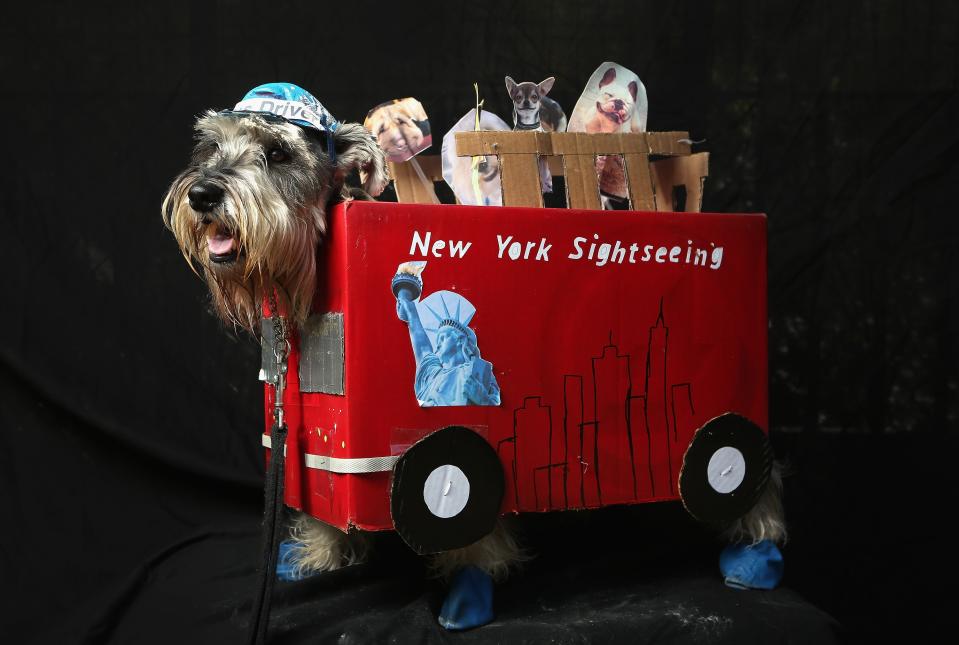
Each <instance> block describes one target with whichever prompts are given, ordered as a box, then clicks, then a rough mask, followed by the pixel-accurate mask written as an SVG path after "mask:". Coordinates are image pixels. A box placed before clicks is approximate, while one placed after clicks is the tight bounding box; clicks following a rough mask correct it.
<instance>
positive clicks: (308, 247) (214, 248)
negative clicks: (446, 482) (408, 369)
mask: <svg viewBox="0 0 959 645" xmlns="http://www.w3.org/2000/svg"><path fill="white" fill-rule="evenodd" d="M195 130H196V139H197V143H196V147H195V149H194V151H193V156H192V160H191V162H190V165H189V166H188V167H187V169H186V170H185V171H184V172H183V173H181V174H180V175H179V176H178V177H177V178H176V179H174V181H173V184H172V185H171V186H170V189H169V191H168V192H167V194H166V196H165V198H164V200H163V207H162V208H163V218H164V222H165V224H166V226H167V227H168V228H169V229H170V230H171V231H172V232H173V234H174V236H175V237H176V240H177V243H178V244H179V247H180V250H181V252H182V253H183V256H184V257H185V258H186V260H187V262H188V263H189V264H190V266H191V267H192V268H193V269H194V271H196V272H197V273H198V274H199V273H200V271H201V270H202V276H203V277H204V278H205V279H206V282H207V284H208V286H209V289H210V293H211V296H212V301H213V305H214V308H215V310H216V312H217V313H218V314H219V316H220V317H221V318H222V319H223V320H224V321H226V322H228V323H232V324H233V325H234V326H235V327H241V328H243V329H246V330H248V331H250V332H253V333H256V330H257V329H258V327H259V321H260V317H261V309H260V307H261V303H263V301H264V298H265V297H269V296H270V295H272V294H275V295H276V297H277V299H278V305H279V307H280V310H282V311H284V312H285V313H286V314H287V319H288V321H289V322H290V323H291V324H294V325H302V324H303V323H304V322H305V320H306V318H307V316H308V315H309V311H310V304H311V301H312V299H313V295H314V292H315V288H316V281H317V275H316V272H317V267H316V251H317V246H318V244H319V243H320V241H321V238H322V236H323V233H324V232H325V229H326V212H327V208H328V206H329V205H330V204H332V203H335V202H338V201H341V200H344V199H348V198H350V197H353V196H358V194H357V191H356V189H351V188H348V187H347V185H346V179H347V177H348V176H349V175H351V174H352V173H353V172H354V171H358V172H359V175H360V179H361V181H362V183H363V187H364V189H365V191H366V192H367V193H369V194H371V195H373V196H375V195H378V194H379V193H380V192H381V191H382V190H383V189H384V188H385V187H386V184H387V182H388V181H389V177H388V175H387V170H386V157H385V155H384V153H383V151H382V150H381V149H380V147H379V146H378V145H377V142H376V139H375V138H374V136H373V135H372V134H370V132H369V131H367V130H366V129H365V128H364V127H363V126H362V125H359V124H355V123H338V122H336V121H335V119H333V117H332V116H331V115H330V114H329V112H327V111H326V109H325V108H324V107H323V106H322V105H321V104H320V103H319V102H318V101H317V100H316V99H315V98H314V97H313V96H312V95H310V94H309V93H308V92H306V91H304V90H303V89H302V88H299V87H297V86H295V85H292V84H287V83H272V84H267V85H263V86H260V87H257V88H255V89H253V90H251V91H250V92H249V93H248V94H247V95H246V97H244V100H243V101H241V102H240V103H239V104H237V106H236V107H235V108H234V109H233V110H224V111H221V112H213V111H208V112H206V113H205V114H202V115H200V117H199V118H198V119H197V121H196V126H195ZM292 537H293V544H292V548H291V549H289V553H290V555H291V560H292V565H293V571H294V576H295V577H301V576H305V575H309V574H311V573H315V572H319V571H328V570H332V569H337V568H339V567H341V566H345V565H348V564H352V563H354V562H359V561H362V560H363V558H364V556H365V553H366V541H365V539H364V537H363V535H362V534H350V535H347V534H345V533H343V532H342V531H340V530H339V529H337V528H335V527H332V526H329V525H327V524H325V523H323V522H320V521H318V520H316V519H314V518H312V517H310V516H308V515H306V514H302V513H300V514H297V516H296V517H295V519H294V521H293V526H292ZM520 557H521V556H520V552H519V549H518V547H517V545H516V543H515V541H514V540H513V538H512V537H511V535H510V534H509V532H508V531H507V530H506V529H505V528H504V527H502V526H500V527H498V528H497V529H496V530H495V531H494V532H493V533H492V534H490V535H489V536H487V537H485V538H483V539H481V540H480V541H479V542H477V543H476V544H474V545H471V546H469V547H466V548H463V549H458V550H455V551H450V552H446V553H443V554H439V555H438V556H435V560H434V562H433V567H434V569H435V571H436V573H437V574H438V575H440V576H441V577H443V578H446V579H450V578H451V577H452V576H453V575H454V574H456V575H459V574H460V573H462V572H464V571H466V572H471V571H472V572H476V571H481V572H482V573H483V575H484V576H485V578H486V579H497V578H502V577H503V576H505V574H506V572H507V570H508V568H509V567H510V565H511V564H513V563H515V562H516V561H518V560H519V559H520ZM455 584H456V583H455V580H454V586H455ZM487 609H489V608H487ZM489 611H491V609H489ZM490 619H491V614H490V613H489V612H487V613H486V615H485V618H482V617H481V618H480V622H476V623H475V624H482V622H488V620H490ZM441 622H443V616H442V615H441ZM456 622H458V621H452V623H456ZM452 623H451V624H448V625H447V624H445V623H444V626H447V627H451V628H456V627H460V628H462V627H468V626H473V625H469V624H463V623H462V622H458V624H452Z"/></svg>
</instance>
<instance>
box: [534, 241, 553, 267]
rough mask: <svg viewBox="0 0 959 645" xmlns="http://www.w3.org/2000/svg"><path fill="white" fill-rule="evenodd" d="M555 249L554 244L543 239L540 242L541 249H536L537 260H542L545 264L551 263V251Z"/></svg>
mask: <svg viewBox="0 0 959 645" xmlns="http://www.w3.org/2000/svg"><path fill="white" fill-rule="evenodd" d="M551 248H553V245H552V244H547V243H546V238H545V237H544V238H542V239H540V241H539V248H538V249H536V259H537V260H542V261H543V262H549V250H550V249H551Z"/></svg>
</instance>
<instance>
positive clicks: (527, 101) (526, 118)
mask: <svg viewBox="0 0 959 645" xmlns="http://www.w3.org/2000/svg"><path fill="white" fill-rule="evenodd" d="M555 82H556V79H555V78H554V77H552V76H550V77H549V78H547V79H546V80H545V81H543V82H541V83H533V82H530V81H524V82H522V83H517V82H516V81H514V80H513V79H512V78H510V77H509V76H507V77H506V92H507V93H508V94H509V97H510V99H511V100H512V101H513V125H514V126H515V129H516V130H532V129H535V128H538V127H539V126H540V118H539V110H540V104H541V103H542V100H543V97H545V96H546V95H547V94H548V93H549V91H550V90H551V89H553V83H555Z"/></svg>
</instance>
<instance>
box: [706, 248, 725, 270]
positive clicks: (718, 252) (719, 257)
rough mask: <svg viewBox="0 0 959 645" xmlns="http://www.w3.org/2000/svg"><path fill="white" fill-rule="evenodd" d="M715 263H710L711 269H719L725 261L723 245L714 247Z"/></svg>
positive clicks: (713, 258)
mask: <svg viewBox="0 0 959 645" xmlns="http://www.w3.org/2000/svg"><path fill="white" fill-rule="evenodd" d="M712 260H713V263H712V264H710V265H709V268H710V269H718V268H719V267H720V266H722V263H723V247H721V246H717V247H716V248H715V249H713V257H712Z"/></svg>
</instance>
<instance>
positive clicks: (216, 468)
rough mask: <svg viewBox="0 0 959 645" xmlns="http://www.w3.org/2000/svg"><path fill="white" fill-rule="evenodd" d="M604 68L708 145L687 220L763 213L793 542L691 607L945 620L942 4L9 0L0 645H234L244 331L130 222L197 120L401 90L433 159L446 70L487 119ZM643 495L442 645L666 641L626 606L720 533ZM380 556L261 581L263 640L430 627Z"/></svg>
mask: <svg viewBox="0 0 959 645" xmlns="http://www.w3.org/2000/svg"><path fill="white" fill-rule="evenodd" d="M605 60H611V61H616V62H618V63H620V64H622V65H624V66H626V67H629V68H631V69H633V70H634V71H635V72H637V73H638V74H639V76H640V77H641V78H642V80H643V81H644V83H645V84H646V87H647V91H648V95H649V101H650V110H649V123H648V127H649V129H650V130H672V129H682V130H688V131H689V132H690V133H691V135H692V137H693V138H694V139H706V143H705V144H704V145H702V146H700V149H705V150H709V151H710V153H711V175H710V177H709V179H708V180H707V183H706V197H705V210H709V211H720V212H743V211H761V212H765V213H768V215H769V285H770V292H769V315H770V347H769V349H770V378H771V381H770V409H771V437H772V441H773V444H774V447H775V448H776V451H777V454H778V456H779V457H781V458H783V459H784V460H786V462H787V463H788V465H789V470H790V473H791V476H790V477H788V478H787V481H786V503H787V511H788V513H789V516H788V517H789V522H790V528H791V540H790V542H789V544H788V545H787V547H786V549H785V555H786V567H787V568H786V578H785V581H784V585H785V589H784V590H783V591H782V592H776V594H778V595H776V594H773V595H770V596H766V597H765V598H771V599H772V600H768V601H767V600H758V601H757V600H756V598H763V597H764V596H762V595H761V594H760V595H759V596H757V595H748V594H745V595H739V596H736V597H735V599H734V601H733V602H732V603H731V604H730V601H729V600H728V596H723V598H726V600H724V601H721V602H725V603H727V605H728V606H727V607H726V609H727V610H728V611H727V615H731V614H729V612H733V611H735V609H734V608H731V607H733V606H736V607H739V606H740V605H744V606H747V607H748V606H750V605H749V603H754V604H755V603H757V602H759V603H762V602H765V603H767V604H777V605H778V607H779V609H780V610H781V612H782V616H784V617H783V618H782V621H783V622H781V623H779V624H778V625H777V626H775V627H776V629H778V630H779V631H775V630H774V632H769V633H767V632H763V631H762V629H771V627H770V626H769V625H766V626H765V627H761V626H760V627H755V626H754V627H752V628H750V627H749V626H748V624H747V627H746V628H744V629H747V631H746V632H745V633H753V634H756V635H757V639H758V640H763V639H764V638H765V639H766V640H773V639H775V640H777V641H779V642H787V641H788V640H789V639H790V638H792V639H793V640H795V641H801V640H802V639H803V636H804V634H806V635H809V638H810V639H812V638H813V636H812V635H811V634H812V631H809V632H805V631H803V630H804V627H803V626H804V625H805V626H806V627H807V628H809V629H812V630H813V631H814V629H813V628H812V627H810V625H814V624H818V623H824V624H828V622H829V621H828V618H826V617H825V616H823V615H819V614H816V613H815V610H812V609H811V608H810V607H808V606H807V605H805V604H803V602H802V600H801V599H802V598H804V599H805V600H806V601H808V602H809V603H811V604H812V605H815V606H818V607H819V608H821V609H822V610H824V611H825V612H828V613H829V614H831V615H832V616H833V617H834V618H835V619H836V620H837V621H838V623H839V624H840V625H841V628H839V629H841V633H842V634H843V635H844V636H845V638H847V639H849V640H853V641H866V640H876V639H880V638H884V637H885V638H888V637H894V636H900V637H905V638H907V640H912V641H922V640H923V639H924V638H928V637H931V636H932V635H933V634H941V633H948V632H946V631H945V630H946V629H947V628H949V629H950V631H955V629H954V628H952V627H951V626H950V621H949V619H950V617H951V615H950V613H949V612H948V609H949V608H950V607H949V605H948V604H947V598H948V597H949V595H950V589H954V587H955V585H954V581H953V579H952V575H953V573H954V571H955V566H954V565H955V553H954V552H955V549H954V546H953V535H954V532H953V530H952V529H951V528H950V527H949V524H950V523H951V521H952V520H953V515H954V513H955V509H956V501H957V500H956V485H955V483H954V481H953V480H954V474H953V473H954V470H953V469H954V455H955V449H956V444H957V441H956V434H957V428H956V420H957V414H959V397H957V386H959V375H957V368H956V364H957V358H959V350H957V344H956V342H955V337H954V333H955V331H956V330H957V315H959V311H957V301H956V297H955V296H956V293H957V288H959V263H957V259H956V257H955V255H956V253H957V251H959V237H957V227H959V224H957V218H956V209H955V205H954V193H955V186H956V185H957V180H959V162H957V158H959V102H957V95H956V82H957V63H959V6H956V5H955V4H954V3H944V2H942V3H940V2H933V3H915V2H908V1H900V2H895V1H886V2H871V3H838V2H825V1H823V2H791V1H788V0H779V1H775V2H758V1H757V2H722V3H716V4H715V5H709V4H706V3H698V2H691V1H679V2H677V1H670V2H666V1H664V0H660V1H643V2H635V1H629V2H610V3H585V2H584V3H580V2H569V3H560V4H556V5H549V4H548V3H513V2H497V1H487V2H484V3H479V2H471V3H462V4H460V3H454V2H445V3H444V2H438V3H413V4H406V5H399V4H390V5H383V6H377V5H372V4H361V3H345V4H343V5H338V6H333V5H330V4H326V3H317V2H292V3H275V4H270V3H263V2H249V1H226V0H223V1H220V2H209V3H206V2H197V3H189V2H186V1H182V2H163V3H156V4H152V5H146V4H144V5H143V6H135V5H132V4H130V3H125V2H113V3H97V4H96V5H88V4H86V3H66V2H63V3H54V2H32V3H27V4H26V6H21V7H20V8H19V9H17V13H16V14H14V15H9V14H8V15H7V17H6V19H5V20H4V21H3V24H2V26H0V72H2V75H0V78H2V84H0V101H2V105H3V115H4V121H5V122H6V127H5V128H4V136H3V138H4V139H5V140H6V141H7V144H6V145H5V146H4V150H5V154H4V160H3V162H2V168H3V172H2V173H0V217H2V227H0V240H2V253H3V255H2V257H3V267H4V270H3V275H4V277H5V279H4V280H3V286H2V287H0V293H2V296H0V302H2V309H0V313H2V315H0V442H2V444H0V504H2V506H0V508H2V516H3V524H2V526H3V531H2V534H3V538H2V542H0V584H2V585H3V587H5V588H6V594H5V595H6V596H7V597H8V599H9V598H13V601H12V602H11V601H10V600H7V601H6V602H4V603H2V604H0V617H2V625H0V633H2V634H3V637H2V638H3V640H4V641H5V642H25V641H30V640H32V639H36V640H38V641H40V642H105V641H111V642H171V641H176V640H178V641H180V642H184V643H189V642H207V643H209V642H234V641H236V640H238V639H239V638H240V635H241V634H242V630H243V624H244V620H245V612H246V611H247V608H248V600H247V599H248V598H249V596H250V594H251V591H252V587H251V585H252V582H253V577H252V569H253V564H254V563H255V561H256V550H257V540H258V538H257V522H258V519H259V517H258V516H259V510H260V505H261V493H260V490H261V485H262V475H263V465H262V450H261V448H260V446H259V434H260V432H261V427H260V425H261V419H262V416H261V414H262V399H261V384H260V383H259V382H258V381H257V379H256V374H257V369H258V356H259V354H258V352H259V348H258V345H257V344H256V342H255V341H253V340H252V339H251V338H249V337H246V336H244V335H242V334H240V335H235V334H233V332H232V331H231V330H227V329H225V328H224V327H223V326H222V325H221V324H220V323H219V322H218V321H217V320H216V319H215V318H214V317H213V316H212V315H211V313H210V310H209V306H208V303H207V298H206V293H205V290H204V287H203V285H202V283H201V282H200V281H199V280H198V279H197V278H196V277H195V276H193V275H192V274H191V273H190V272H189V270H188V269H187V267H186V265H185V263H184V262H183V260H182V258H181V257H180V255H179V253H178V251H177V249H176V247H175V244H174V241H173V238H172V236H171V235H170V234H169V233H168V232H166V231H165V230H164V229H163V226H162V224H161V220H160V212H159V204H160V200H161V197H162V195H163V192H164V190H165V188H166V186H167V185H168V183H169V181H170V180H171V178H172V177H173V176H174V175H175V174H176V173H177V172H178V171H179V170H180V169H181V168H182V167H183V166H184V165H185V163H186V160H187V155H188V153H189V150H190V147H191V122H192V119H193V117H194V116H195V115H196V114H197V113H198V112H200V111H201V110H203V109H206V108H217V109H221V108H226V107H232V105H233V104H234V103H235V102H236V101H238V100H239V99H240V98H241V97H242V96H243V94H244V93H245V92H246V91H247V90H248V89H250V88H252V87H253V86H255V85H258V84H260V83H264V82H269V81H291V82H295V83H298V84H300V85H301V86H303V87H305V88H306V89H308V90H309V91H311V92H312V93H313V94H315V95H316V96H317V97H318V98H319V99H320V101H321V102H323V103H324V104H325V105H326V107H327V108H329V109H330V111H331V112H332V113H333V114H334V115H335V116H336V117H337V118H339V119H340V120H347V121H355V120H362V118H363V117H364V116H365V114H366V112H367V110H368V109H369V108H371V107H373V106H374V105H377V104H378V103H380V102H383V101H385V100H388V99H391V98H397V97H405V96H415V97H417V98H418V99H420V100H421V101H422V102H423V104H424V105H425V106H426V109H427V111H428V113H429V115H430V119H431V122H432V124H433V127H434V132H435V135H436V137H437V138H436V139H435V141H436V143H435V144H434V151H435V150H436V149H438V142H439V137H441V135H442V134H443V133H444V132H445V131H446V130H447V129H448V128H449V127H450V126H451V125H452V124H453V123H454V122H455V120H457V119H458V118H459V117H460V116H462V114H464V113H465V112H466V111H467V110H468V109H469V108H470V107H471V105H472V102H473V90H472V83H473V82H474V81H477V82H479V84H480V90H481V94H482V96H483V97H485V99H486V106H487V108H488V109H491V110H492V111H494V112H496V113H498V114H499V115H500V116H501V117H502V118H504V119H506V120H507V121H508V120H509V118H510V117H509V115H510V113H509V104H508V102H507V97H506V93H505V89H504V86H503V80H502V79H503V77H504V76H505V75H507V74H509V75H511V76H512V77H513V78H515V79H517V80H533V81H539V80H542V79H543V78H545V77H546V76H550V75H555V76H556V79H557V80H556V85H555V88H554V90H553V91H552V93H551V96H552V97H553V98H555V99H557V100H558V101H559V102H560V103H561V104H562V105H563V106H564V107H565V108H566V109H567V112H569V111H571V110H572V106H573V104H574V103H575V100H576V98H577V97H578V95H579V93H580V91H581V90H582V88H583V86H584V84H585V82H586V79H587V78H588V77H589V75H590V74H591V73H592V71H593V70H594V69H595V68H596V66H597V65H598V64H599V63H600V62H602V61H605ZM385 198H387V199H389V196H388V195H387V196H385ZM674 510H675V509H672V510H671V509H669V508H666V509H665V510H664V509H663V508H633V509H612V510H607V511H602V512H596V513H592V514H575V517H566V516H562V515H561V516H552V517H533V518H529V519H528V520H527V523H526V525H525V529H524V530H525V531H526V533H527V536H528V541H529V543H530V545H531V548H532V549H533V550H534V551H536V552H538V553H540V558H539V559H538V560H536V561H534V562H533V563H531V564H530V565H529V566H528V568H527V571H526V573H524V574H520V575H519V576H517V578H516V580H515V582H514V583H512V584H513V585H514V586H509V585H508V586H507V587H506V588H505V589H504V590H503V591H502V592H500V594H499V596H498V598H499V607H500V609H499V613H500V619H501V623H500V625H499V627H498V628H490V629H487V630H479V631H477V632H471V633H470V634H468V635H467V636H465V637H464V638H465V639H467V640H470V641H471V642H479V641H482V640H497V639H504V638H507V636H506V634H509V633H510V632H508V631H503V630H507V629H508V628H509V627H510V625H511V624H513V625H521V626H523V629H524V630H526V631H524V632H523V633H524V634H525V637H527V638H529V639H530V640H533V641H535V640H537V639H543V640H545V639H547V638H553V639H554V640H556V641H558V642H591V641H595V642H601V641H604V642H605V641H617V640H625V639H626V638H627V637H628V638H629V639H630V640H636V639H639V638H640V637H645V638H650V639H652V638H653V637H654V636H656V637H658V638H661V639H663V640H666V641H669V640H670V638H671V637H674V636H676V633H675V632H669V631H666V632H657V633H656V634H653V635H651V634H649V633H644V632H643V626H644V625H646V623H643V622H642V621H641V620H639V618H637V616H638V615H639V614H640V613H641V612H642V611H646V610H649V611H652V612H653V613H657V612H658V613H660V614H668V615H673V614H670V612H671V611H674V610H675V607H676V603H678V605H679V606H680V607H683V606H684V605H683V604H682V603H683V602H684V601H683V597H678V600H676V599H674V600H675V603H674V604H673V605H669V603H668V599H669V598H670V597H671V596H670V595H669V594H670V593H671V592H672V593H675V588H674V587H671V586H670V585H671V583H670V581H672V580H674V579H677V580H679V582H678V583H677V584H679V585H682V584H686V585H692V586H693V587H696V585H700V586H702V587H703V588H707V587H708V589H709V590H710V591H709V593H712V594H714V595H716V596H717V597H718V596H721V590H722V587H721V584H719V583H718V582H717V581H716V580H715V578H716V576H717V573H716V571H715V557H716V554H717V553H718V549H719V545H718V543H717V542H715V541H714V538H713V537H712V535H711V534H710V533H708V532H706V531H704V530H703V529H701V528H700V527H697V526H695V525H693V524H692V523H691V522H689V521H688V520H686V519H685V518H684V516H683V514H682V512H674ZM381 542H382V545H381V548H380V553H381V555H380V556H379V557H378V558H377V559H376V560H374V562H373V563H371V564H370V565H365V566H363V567H356V568H352V569H350V570H347V571H341V572H337V573H336V574H333V575H331V576H326V577H321V578H322V579H320V580H316V579H314V580H312V581H309V582H308V583H304V584H303V585H300V586H298V587H295V588H294V589H293V590H290V589H288V588H281V589H280V590H279V592H278V593H279V598H278V601H277V602H278V605H277V607H278V608H277V609H276V610H275V611H276V614H275V615H278V616H280V618H278V619H277V624H278V625H280V624H282V625H283V633H284V636H285V637H286V640H285V641H284V642H294V641H296V642H300V641H299V640H297V639H298V638H301V637H303V634H304V633H308V632H305V631H304V630H307V629H311V630H313V631H312V633H313V634H314V635H315V636H316V638H318V639H319V640H321V641H322V640H324V639H326V640H328V639H334V638H336V637H337V635H338V634H341V633H350V634H352V636H351V637H350V638H346V641H348V642H359V641H362V640H364V639H363V638H362V636H363V635H365V636H367V637H368V639H369V640H377V641H384V640H386V639H387V637H388V636H392V637H395V638H397V639H398V640H399V641H401V642H402V641H406V640H414V639H415V640H431V639H432V640H436V641H441V640H444V636H443V634H442V633H440V632H438V631H431V630H432V627H431V625H432V623H431V622H430V621H431V620H432V618H431V612H435V611H436V608H437V605H438V603H439V601H440V599H441V598H442V596H441V591H440V588H439V587H438V586H437V585H435V584H434V583H431V582H429V581H427V580H425V579H424V576H423V571H422V565H421V563H420V562H419V561H418V560H417V559H416V558H414V557H412V556H411V555H410V554H408V553H407V552H406V551H405V550H404V549H403V548H402V547H401V545H398V544H397V543H396V541H395V537H391V536H382V537H381ZM690 581H692V582H690ZM710 585H718V587H719V590H720V591H717V590H716V589H714V587H712V586H710ZM684 589H685V588H684ZM671 590H672V591H671ZM687 590H688V589H687ZM694 591H695V590H694ZM730 593H732V592H730ZM654 597H655V598H658V599H659V600H658V601H661V602H663V603H666V604H663V605H662V606H655V605H650V604H648V602H652V601H651V600H650V599H651V598H654ZM693 597H695V595H694V596H693ZM663 598H665V599H666V600H662V599H663ZM647 601H648V602H647ZM244 602H246V603H247V604H246V605H244ZM644 602H646V603H647V604H643V603H644ZM685 602H686V605H685V607H686V609H690V602H692V601H690V600H688V599H687V600H686V601H685ZM304 607H305V608H308V612H304V611H303V608H304ZM657 607H658V608H657ZM670 607H672V609H671V608H670ZM557 609H558V610H559V611H558V612H557V611H554V610H557ZM698 609H699V610H700V614H699V615H700V617H702V616H706V617H707V618H708V616H710V615H711V614H709V612H710V608H709V607H704V606H699V607H698ZM577 612H579V613H577ZM693 613H695V612H693ZM558 614H562V616H559V615H558ZM740 618H742V617H740ZM743 619H744V620H745V618H743ZM564 621H565V623H564ZM631 621H632V622H631ZM637 621H638V622H637ZM817 621H818V622H817ZM694 622H695V621H694ZM700 622H701V624H708V623H709V621H708V620H705V619H704V621H700ZM550 624H559V625H560V627H558V628H556V629H559V630H560V631H555V630H554V628H552V627H548V625H550ZM684 624H686V625H687V627H688V623H684ZM744 624H745V623H744ZM694 627H695V625H694ZM690 629H692V628H689V629H686V631H685V632H682V634H680V636H683V635H684V634H685V636H684V637H689V638H690V639H692V640H696V639H705V638H707V637H709V633H707V632H705V631H704V632H702V633H699V632H696V631H695V630H693V631H690ZM815 629H818V627H816V628H815ZM417 630H419V631H417ZM497 630H498V631H497ZM551 630H553V631H551ZM750 630H751V631H750ZM724 633H725V634H726V636H730V634H732V633H733V632H730V631H729V630H727V631H726V632H724ZM762 634H766V637H763V636H762ZM770 634H774V635H770ZM740 636H742V634H740ZM344 638H345V637H344ZM677 638H678V637H677ZM513 640H515V639H513ZM346 641H345V642H346ZM670 642H672V641H670ZM740 642H742V638H740Z"/></svg>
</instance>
